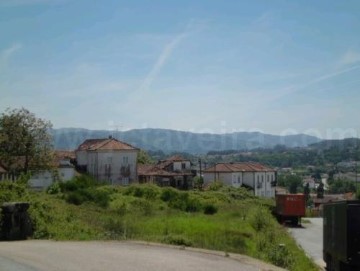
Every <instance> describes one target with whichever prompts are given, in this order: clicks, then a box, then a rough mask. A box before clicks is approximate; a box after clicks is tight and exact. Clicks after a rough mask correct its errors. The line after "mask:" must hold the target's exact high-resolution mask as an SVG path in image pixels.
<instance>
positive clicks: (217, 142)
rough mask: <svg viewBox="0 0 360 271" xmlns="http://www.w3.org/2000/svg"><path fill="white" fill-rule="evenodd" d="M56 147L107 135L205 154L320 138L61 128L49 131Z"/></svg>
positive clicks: (298, 144) (155, 147)
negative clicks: (212, 151)
mask: <svg viewBox="0 0 360 271" xmlns="http://www.w3.org/2000/svg"><path fill="white" fill-rule="evenodd" d="M52 133H53V137H54V145H55V148H56V149H65V150H68V149H75V148H76V147H77V146H78V145H79V144H80V143H81V142H83V141H84V140H85V139H88V138H106V137H108V136H109V135H112V136H113V137H115V138H117V139H120V140H123V141H125V142H127V143H130V144H132V145H134V146H136V147H138V148H141V149H145V150H162V151H164V152H167V153H170V152H188V153H192V154H204V153H207V152H208V151H211V150H214V151H221V150H230V149H231V150H251V149H254V148H271V147H274V146H276V145H284V146H287V147H306V146H308V145H310V144H313V143H317V142H320V139H319V138H316V137H313V136H309V135H304V134H299V135H289V136H278V135H270V134H263V133H259V132H237V133H230V134H199V133H191V132H184V131H175V130H167V129H134V130H129V131H124V132H115V131H104V130H87V129H79V128H61V129H54V130H53V131H52Z"/></svg>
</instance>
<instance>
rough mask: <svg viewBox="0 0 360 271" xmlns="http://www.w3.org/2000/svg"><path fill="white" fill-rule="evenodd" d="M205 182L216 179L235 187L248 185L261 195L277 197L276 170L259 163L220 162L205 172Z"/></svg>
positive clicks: (257, 194)
mask: <svg viewBox="0 0 360 271" xmlns="http://www.w3.org/2000/svg"><path fill="white" fill-rule="evenodd" d="M203 177H204V184H205V185H208V184H210V183H211V182H213V181H214V180H216V181H220V182H222V183H223V184H225V185H230V186H233V187H240V186H247V187H250V188H252V189H253V190H254V194H255V195H256V196H260V197H267V198H271V197H275V183H276V171H275V170H274V169H272V168H270V167H266V166H264V165H261V164H259V163H252V162H246V163H219V164H216V165H215V166H212V167H209V168H207V169H205V170H204V173H203Z"/></svg>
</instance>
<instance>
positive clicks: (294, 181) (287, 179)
mask: <svg viewBox="0 0 360 271" xmlns="http://www.w3.org/2000/svg"><path fill="white" fill-rule="evenodd" d="M277 184H278V185H279V186H284V187H286V188H287V189H288V190H289V192H290V193H292V194H295V193H297V191H298V188H299V187H301V186H302V179H301V177H300V176H298V175H292V174H289V175H279V177H278V182H277Z"/></svg>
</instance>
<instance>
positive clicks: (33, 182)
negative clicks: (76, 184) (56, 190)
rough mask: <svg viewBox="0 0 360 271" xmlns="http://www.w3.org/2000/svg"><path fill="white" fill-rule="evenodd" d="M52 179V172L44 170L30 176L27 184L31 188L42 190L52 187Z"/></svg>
mask: <svg viewBox="0 0 360 271" xmlns="http://www.w3.org/2000/svg"><path fill="white" fill-rule="evenodd" d="M53 182H54V178H53V175H52V172H51V171H49V170H44V171H41V172H38V173H35V174H34V175H32V176H31V178H30V180H29V182H28V184H29V186H30V187H31V188H38V189H44V188H47V187H49V186H50V185H52V184H53Z"/></svg>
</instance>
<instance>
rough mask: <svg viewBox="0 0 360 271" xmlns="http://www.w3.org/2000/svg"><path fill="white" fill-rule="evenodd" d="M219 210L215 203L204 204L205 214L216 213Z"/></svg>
mask: <svg viewBox="0 0 360 271" xmlns="http://www.w3.org/2000/svg"><path fill="white" fill-rule="evenodd" d="M217 211H218V209H217V207H216V206H215V205H213V204H210V203H207V204H205V206H204V214H206V215H213V214H216V213H217Z"/></svg>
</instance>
